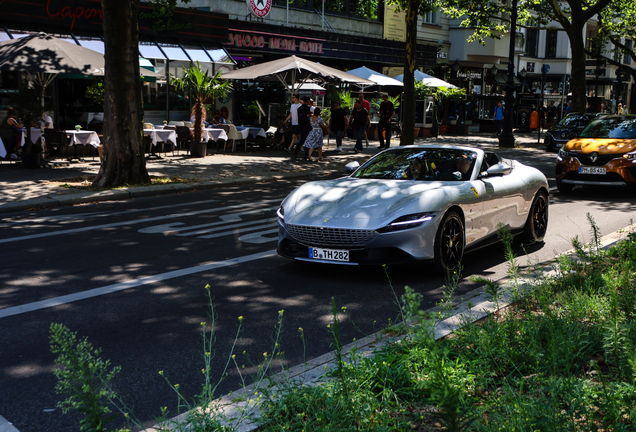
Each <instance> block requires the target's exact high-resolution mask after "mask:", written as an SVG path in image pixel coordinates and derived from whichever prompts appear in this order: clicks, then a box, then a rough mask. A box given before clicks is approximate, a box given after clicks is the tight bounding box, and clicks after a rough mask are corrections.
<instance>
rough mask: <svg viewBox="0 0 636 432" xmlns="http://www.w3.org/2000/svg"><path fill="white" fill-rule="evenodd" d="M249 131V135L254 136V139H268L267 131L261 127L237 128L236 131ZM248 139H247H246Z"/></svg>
mask: <svg viewBox="0 0 636 432" xmlns="http://www.w3.org/2000/svg"><path fill="white" fill-rule="evenodd" d="M245 129H248V130H249V134H250V135H252V138H256V137H263V138H267V134H266V133H265V129H263V128H259V127H248V126H237V127H236V130H237V131H239V132H241V131H242V130H245ZM246 138H247V137H246Z"/></svg>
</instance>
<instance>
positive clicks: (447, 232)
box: [435, 211, 466, 274]
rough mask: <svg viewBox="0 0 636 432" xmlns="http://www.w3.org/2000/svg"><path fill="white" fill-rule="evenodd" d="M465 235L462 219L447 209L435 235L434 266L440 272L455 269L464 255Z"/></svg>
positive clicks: (445, 272)
mask: <svg viewBox="0 0 636 432" xmlns="http://www.w3.org/2000/svg"><path fill="white" fill-rule="evenodd" d="M465 245H466V237H465V234H464V221H463V220H462V218H461V216H460V215H459V214H458V213H457V212H455V211H449V212H448V213H446V215H445V216H444V219H443V220H442V223H441V224H440V225H439V228H438V229H437V234H436V235H435V267H436V268H437V271H438V272H439V273H441V274H448V273H452V272H453V271H455V270H457V269H458V268H459V266H460V264H461V261H462V258H463V256H464V247H465Z"/></svg>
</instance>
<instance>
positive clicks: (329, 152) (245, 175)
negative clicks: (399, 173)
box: [0, 132, 543, 213]
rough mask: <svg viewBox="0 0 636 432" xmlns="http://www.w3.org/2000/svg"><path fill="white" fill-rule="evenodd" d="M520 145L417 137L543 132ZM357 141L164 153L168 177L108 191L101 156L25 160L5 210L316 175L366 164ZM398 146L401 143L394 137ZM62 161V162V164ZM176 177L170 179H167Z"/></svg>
mask: <svg viewBox="0 0 636 432" xmlns="http://www.w3.org/2000/svg"><path fill="white" fill-rule="evenodd" d="M515 137H516V144H517V148H515V149H500V148H499V143H498V140H497V138H496V137H495V136H494V135H493V134H471V135H468V136H440V137H437V138H420V139H416V141H415V143H416V144H452V145H468V146H474V147H480V148H483V149H485V150H489V151H497V152H498V153H500V154H510V153H511V152H512V154H514V153H515V152H518V151H519V150H529V151H541V152H543V147H542V146H541V145H539V144H538V143H537V133H536V132H534V133H530V134H515ZM354 143H355V142H354V141H353V140H348V139H345V140H344V143H343V148H344V151H343V152H341V153H336V152H335V140H333V139H332V140H330V142H329V144H328V145H326V146H325V147H324V148H323V152H324V161H323V162H305V161H303V160H302V158H301V157H299V158H298V159H297V160H295V161H294V160H293V159H292V158H291V157H290V155H289V154H288V153H287V152H285V151H282V150H273V149H264V150H261V149H253V150H250V151H248V152H247V153H242V152H238V153H219V154H213V155H211V156H210V155H208V156H207V157H205V158H191V157H189V156H187V155H186V154H185V152H184V151H181V152H180V153H178V154H177V153H175V155H174V156H173V155H172V152H168V153H165V154H162V159H151V160H148V161H147V164H146V167H147V169H148V174H150V176H151V178H153V179H163V180H164V181H163V182H162V183H159V184H153V185H151V186H135V187H128V188H117V189H108V190H93V189H92V188H91V190H89V186H90V184H91V180H92V178H93V177H94V176H95V175H96V174H97V173H98V171H99V167H100V163H99V159H97V158H95V159H94V160H93V159H91V158H90V157H88V158H86V159H85V161H84V162H80V163H71V164H65V163H62V162H63V161H64V160H63V159H58V160H54V163H55V165H56V166H55V167H54V168H46V169H37V170H28V169H23V168H22V166H21V165H20V164H16V163H12V164H9V163H2V164H0V190H2V194H0V213H9V212H17V211H23V210H29V209H36V208H49V207H58V206H64V205H74V204H80V203H88V202H96V201H112V200H124V199H130V198H138V197H143V196H156V195H162V194H170V193H178V192H184V191H188V190H194V189H197V190H201V189H206V188H214V187H218V186H220V185H224V184H246V183H256V182H262V181H277V180H284V179H291V178H299V177H311V176H314V175H324V174H327V173H332V172H342V173H343V174H344V172H345V171H344V166H345V165H346V164H347V163H349V162H352V161H354V160H355V161H358V162H360V163H362V162H364V161H366V160H367V159H368V158H370V157H372V156H373V155H375V154H376V153H377V152H378V151H379V149H378V146H379V142H378V141H371V142H370V143H369V147H368V148H366V147H365V149H364V151H363V152H362V153H359V154H356V153H354V152H353V145H354ZM391 144H392V146H396V145H399V139H395V138H394V139H393V140H392V142H391ZM58 162H59V164H58ZM167 179H170V180H167Z"/></svg>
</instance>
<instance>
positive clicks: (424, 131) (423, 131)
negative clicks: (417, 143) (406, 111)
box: [420, 128, 431, 138]
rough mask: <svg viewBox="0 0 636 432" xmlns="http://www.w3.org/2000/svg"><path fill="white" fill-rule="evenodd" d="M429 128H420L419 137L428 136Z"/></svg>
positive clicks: (429, 133)
mask: <svg viewBox="0 0 636 432" xmlns="http://www.w3.org/2000/svg"><path fill="white" fill-rule="evenodd" d="M430 136H431V128H420V138H430Z"/></svg>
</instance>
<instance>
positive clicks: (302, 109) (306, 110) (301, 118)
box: [294, 96, 311, 159]
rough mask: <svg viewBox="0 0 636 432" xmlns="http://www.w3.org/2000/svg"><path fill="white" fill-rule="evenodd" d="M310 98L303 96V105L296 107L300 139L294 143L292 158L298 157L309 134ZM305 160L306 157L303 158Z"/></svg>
mask: <svg viewBox="0 0 636 432" xmlns="http://www.w3.org/2000/svg"><path fill="white" fill-rule="evenodd" d="M310 101H311V98H310V97H309V96H305V97H304V98H303V103H302V105H301V106H299V107H298V126H299V127H300V139H299V140H298V142H297V143H296V148H295V149H294V158H296V157H297V156H298V151H299V150H300V148H301V147H302V146H303V145H304V144H305V140H306V139H307V135H309V132H311V124H310V122H309V117H311V106H310ZM305 159H307V156H305Z"/></svg>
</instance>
